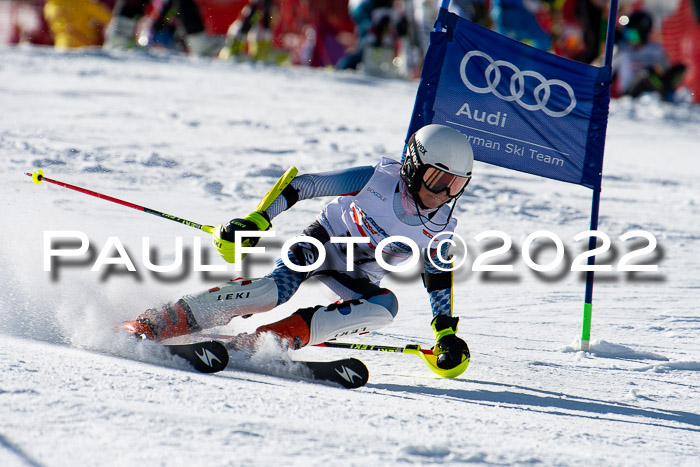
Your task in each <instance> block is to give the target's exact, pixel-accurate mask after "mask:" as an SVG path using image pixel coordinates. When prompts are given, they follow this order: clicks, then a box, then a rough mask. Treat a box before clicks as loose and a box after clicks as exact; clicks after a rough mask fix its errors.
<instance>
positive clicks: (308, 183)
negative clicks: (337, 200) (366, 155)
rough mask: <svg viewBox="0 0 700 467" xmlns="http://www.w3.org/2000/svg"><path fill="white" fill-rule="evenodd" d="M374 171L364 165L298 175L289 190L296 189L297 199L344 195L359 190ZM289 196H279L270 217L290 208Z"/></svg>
mask: <svg viewBox="0 0 700 467" xmlns="http://www.w3.org/2000/svg"><path fill="white" fill-rule="evenodd" d="M373 173H374V167H372V166H363V167H354V168H351V169H345V170H337V171H333V172H324V173H317V174H303V175H298V176H296V177H295V178H294V180H292V182H291V183H290V184H289V186H290V187H291V188H289V187H288V188H287V189H288V190H294V191H296V198H297V199H296V201H301V200H305V199H311V198H318V197H320V196H343V195H352V194H355V193H357V192H359V191H360V190H361V189H362V187H363V186H365V185H366V184H367V182H368V181H369V179H370V178H371V177H372V174H373ZM290 207H291V206H290V205H289V202H288V199H287V196H280V197H278V198H277V199H276V200H275V201H274V202H273V203H272V204H271V205H270V207H268V208H267V210H266V211H265V213H266V214H267V215H268V217H269V218H270V219H273V218H274V217H276V216H277V215H279V214H280V213H281V212H282V211H285V210H287V209H289V208H290Z"/></svg>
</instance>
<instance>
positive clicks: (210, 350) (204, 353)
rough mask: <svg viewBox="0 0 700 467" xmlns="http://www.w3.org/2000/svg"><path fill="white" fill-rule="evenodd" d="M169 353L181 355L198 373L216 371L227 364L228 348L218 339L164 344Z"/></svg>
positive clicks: (221, 369)
mask: <svg viewBox="0 0 700 467" xmlns="http://www.w3.org/2000/svg"><path fill="white" fill-rule="evenodd" d="M166 347H167V348H168V350H169V351H170V353H172V354H173V355H177V356H178V357H182V358H184V359H185V360H187V361H188V362H190V364H191V365H192V366H193V367H194V369H195V370H197V371H199V372H200V373H217V372H219V371H223V370H224V369H226V367H227V366H228V360H229V355H228V350H227V349H226V346H224V344H222V343H221V342H218V341H204V342H197V343H193V344H169V345H166Z"/></svg>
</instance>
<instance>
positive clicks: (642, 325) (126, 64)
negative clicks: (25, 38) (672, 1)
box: [0, 48, 700, 466]
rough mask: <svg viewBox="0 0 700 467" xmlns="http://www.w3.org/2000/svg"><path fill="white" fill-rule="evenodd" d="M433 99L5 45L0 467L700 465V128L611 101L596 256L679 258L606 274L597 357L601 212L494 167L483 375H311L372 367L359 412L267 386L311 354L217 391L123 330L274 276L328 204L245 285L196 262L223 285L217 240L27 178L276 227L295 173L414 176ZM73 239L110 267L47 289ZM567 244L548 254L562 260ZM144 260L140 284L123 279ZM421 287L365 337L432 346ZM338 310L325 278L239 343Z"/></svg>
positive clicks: (405, 365)
mask: <svg viewBox="0 0 700 467" xmlns="http://www.w3.org/2000/svg"><path fill="white" fill-rule="evenodd" d="M415 91H416V83H410V82H398V81H383V80H377V79H372V78H367V77H363V76H360V75H355V74H338V73H332V72H327V71H324V70H308V69H279V68H268V67H263V66H256V65H251V64H240V63H238V64H236V63H220V62H214V61H210V60H202V59H191V58H185V57H180V56H169V55H165V56H159V55H142V54H136V53H134V54H105V53H103V52H100V51H95V52H84V51H83V52H79V53H57V52H54V51H53V50H50V49H41V48H26V49H25V48H16V49H7V48H6V49H0V172H1V173H2V184H1V187H0V190H1V193H2V198H1V201H0V202H1V203H2V217H3V228H2V229H1V230H0V254H1V259H2V268H0V284H2V294H0V310H1V311H0V313H1V316H0V336H1V337H0V465H3V466H14V465H46V466H76V465H78V466H83V465H136V464H138V465H271V464H281V463H284V464H291V465H322V464H330V465H390V464H404V463H406V464H460V463H476V464H498V465H504V464H506V465H507V464H545V465H640V464H641V465H697V462H698V459H699V458H700V398H699V395H700V391H699V389H700V342H699V340H698V331H699V329H700V314H699V313H698V311H697V307H698V303H699V302H700V248H699V245H700V233H698V228H699V227H698V226H700V189H699V186H700V185H699V183H698V180H699V179H700V163H698V158H699V157H700V131H699V130H700V110H698V109H697V108H690V107H672V106H667V105H663V104H661V103H659V102H656V101H654V100H653V99H650V100H646V101H640V102H636V103H632V102H628V101H620V102H614V103H613V104H612V107H611V116H610V123H609V128H608V141H607V146H606V161H605V174H604V180H603V192H602V203H601V210H600V212H601V217H600V230H601V231H603V232H605V233H606V234H607V235H608V236H609V237H610V239H611V242H612V246H611V249H610V251H608V252H607V253H606V254H604V255H602V256H600V257H599V258H598V260H599V263H600V264H609V265H612V266H613V269H616V268H617V266H618V263H619V261H620V260H621V258H622V257H623V255H626V254H627V253H629V252H630V251H634V250H637V249H639V248H643V247H644V246H646V245H647V243H648V241H647V240H644V239H642V238H635V239H631V240H628V241H622V240H620V239H619V237H620V235H623V234H624V233H626V232H630V231H634V230H645V231H648V232H650V233H651V234H652V235H653V236H654V238H655V239H656V240H657V241H658V244H657V246H656V248H655V249H654V250H653V251H652V252H650V253H644V254H643V255H642V256H641V257H639V258H637V259H636V260H634V261H632V263H635V262H637V263H641V264H657V265H658V266H659V269H658V271H657V272H638V273H625V272H619V271H616V270H613V271H612V272H604V273H599V274H597V280H596V286H595V291H594V292H595V293H594V309H593V327H592V329H593V333H592V337H593V344H594V345H593V347H592V351H591V352H581V351H578V350H577V348H578V347H577V345H578V344H577V339H578V337H579V336H580V326H581V315H582V309H583V292H584V282H583V279H582V273H579V272H571V271H570V270H569V269H570V266H571V263H572V261H573V260H574V258H575V257H576V256H577V255H578V254H580V253H581V251H583V249H584V248H585V244H587V240H583V241H580V242H575V241H574V240H573V237H574V236H575V235H576V234H578V233H579V232H582V231H585V230H587V229H588V223H589V210H590V203H591V192H590V191H589V190H587V189H586V188H583V187H579V186H573V185H568V184H563V183H559V182H555V181H551V180H545V179H541V178H537V177H534V176H531V175H527V174H522V173H518V172H512V171H507V170H505V169H501V168H498V167H494V166H488V165H485V164H480V163H477V164H476V166H475V170H474V173H475V175H474V180H473V181H472V183H471V185H470V187H469V192H468V193H467V195H466V196H464V197H463V198H462V199H461V200H460V203H459V206H458V207H457V209H456V215H457V216H458V218H459V219H460V223H459V226H458V231H457V233H458V234H459V235H460V236H461V237H462V238H464V239H465V241H466V244H467V251H468V252H469V254H468V257H467V261H466V262H465V263H464V265H463V266H462V267H461V268H460V270H459V271H458V272H457V273H456V274H455V300H454V303H455V314H456V315H458V316H459V317H460V318H461V321H460V330H459V334H460V335H461V336H463V337H464V338H465V339H466V340H467V342H468V343H469V345H470V348H471V352H472V360H471V364H470V366H469V368H468V369H467V371H466V372H465V373H464V374H463V375H462V376H461V377H459V378H457V379H454V380H447V379H440V378H439V377H437V376H436V375H435V374H433V373H431V372H430V371H429V370H428V369H427V368H426V367H425V366H424V365H423V363H422V362H421V361H420V359H418V358H417V357H414V356H410V355H401V354H387V353H378V352H362V351H342V350H330V349H321V348H308V349H302V350H300V351H298V352H294V353H293V354H292V355H291V357H292V358H293V359H333V358H340V357H345V356H354V357H357V358H360V359H362V360H363V361H364V362H365V363H366V364H367V366H368V367H369V370H370V382H369V384H368V385H367V386H366V387H364V388H361V389H359V390H352V391H350V390H345V389H341V388H337V387H332V386H324V385H319V384H314V383H310V382H306V381H294V380H290V379H283V378H278V377H275V376H270V375H269V374H267V375H266V374H262V373H266V372H267V373H270V372H271V373H274V372H275V371H278V370H277V369H276V364H275V363H274V362H273V361H274V360H280V359H284V358H289V357H288V356H287V357H285V356H284V355H281V354H280V351H277V350H275V349H274V348H273V347H269V346H268V347H265V346H263V348H261V349H260V350H259V352H258V354H257V355H256V360H254V361H253V362H250V363H248V364H247V365H246V364H244V363H243V362H236V361H235V359H234V362H233V363H232V365H231V366H230V367H229V368H228V369H227V370H226V371H224V372H222V373H220V374H216V375H202V374H199V373H195V372H193V371H191V370H189V369H188V368H187V367H186V365H185V364H184V363H183V362H181V361H178V360H176V359H174V358H168V357H165V356H164V355H163V352H162V349H160V348H158V347H157V346H156V345H153V344H151V345H148V344H139V343H137V342H134V341H133V339H131V338H127V337H125V336H123V335H121V334H117V333H115V332H114V331H113V327H114V326H115V325H116V324H119V323H120V322H122V321H123V320H126V319H130V318H133V317H135V316H136V315H138V314H139V313H141V312H142V311H143V310H145V309H146V308H149V307H154V306H158V305H161V304H163V303H166V302H169V301H174V300H177V299H178V298H179V297H180V296H181V295H183V294H186V293H192V292H196V291H199V290H204V289H208V288H210V287H213V286H214V285H216V284H217V283H219V282H223V281H225V280H227V279H228V278H230V277H236V276H244V277H256V276H260V275H262V274H264V273H265V272H266V271H267V270H268V269H269V268H270V267H271V266H272V264H273V262H274V260H275V259H276V257H277V256H278V254H279V249H280V246H281V244H282V242H283V241H284V240H286V239H287V238H290V237H291V236H293V235H296V234H297V233H299V232H300V231H301V230H302V229H303V228H305V227H306V226H307V225H308V224H310V223H311V222H312V221H313V219H314V216H315V214H316V213H317V212H318V211H319V209H320V208H321V207H322V206H323V204H324V203H325V202H327V201H328V200H310V201H305V202H300V203H298V204H297V205H296V206H295V207H294V208H293V210H292V211H290V212H286V213H283V214H282V215H280V216H279V217H278V218H277V219H275V221H274V231H275V233H276V235H277V236H276V237H275V238H274V239H266V240H264V241H263V242H261V245H264V246H265V247H266V249H267V254H265V255H259V256H251V257H249V258H248V260H247V261H246V265H245V267H244V268H243V271H240V272H237V271H234V270H233V267H232V266H230V265H229V267H228V270H227V271H224V272H222V271H204V272H202V271H200V272H196V271H194V269H195V266H196V264H197V263H196V260H195V258H194V256H195V253H197V252H199V251H201V256H202V258H201V263H203V264H204V265H209V266H211V267H221V266H224V263H223V262H222V261H221V260H220V259H219V258H218V257H217V255H216V252H215V251H214V249H213V248H212V247H211V246H210V244H209V240H208V239H207V236H206V235H205V234H204V233H203V232H200V231H197V230H195V229H192V228H189V227H187V226H184V225H179V224H176V223H174V222H170V221H168V220H165V219H159V218H157V217H155V216H151V215H148V214H146V213H143V212H139V211H137V210H134V209H129V208H126V207H123V206H119V205H116V204H112V203H109V202H107V201H103V200H100V199H97V198H94V197H90V196H86V195H84V194H80V193H76V192H73V191H69V190H67V189H65V188H60V187H57V186H54V185H49V184H48V183H42V184H41V185H34V184H33V183H32V182H31V179H30V178H29V177H27V176H26V175H24V174H25V172H33V171H35V170H37V169H41V170H43V171H44V173H45V175H46V176H47V177H50V178H54V179H57V180H61V181H64V182H67V183H72V184H75V185H79V186H82V187H86V188H89V189H92V190H96V191H99V192H102V193H105V194H108V195H111V196H116V197H118V198H122V199H125V200H128V201H131V202H133V203H137V204H139V205H143V206H146V207H149V208H153V209H156V210H159V211H162V212H166V213H169V214H173V215H175V216H179V217H182V218H185V219H190V220H192V221H195V222H199V223H205V224H218V223H221V222H225V221H227V220H229V219H230V218H232V217H236V216H242V215H245V214H246V213H248V212H249V211H250V210H252V209H254V207H255V206H256V205H257V203H258V201H259V199H260V197H261V196H262V194H264V193H265V192H266V191H267V189H268V188H269V187H270V186H271V185H272V184H273V183H274V181H275V180H276V179H277V177H279V175H281V174H282V172H283V171H284V170H285V169H286V168H287V167H288V166H290V165H292V164H294V165H296V166H297V167H298V168H299V170H300V172H302V173H304V172H320V171H328V170H335V169H342V168H345V167H349V166H357V165H371V164H374V163H376V162H377V161H378V160H379V158H380V157H382V156H387V157H393V158H397V159H398V158H400V155H401V150H402V148H403V139H404V137H405V131H406V128H407V126H408V122H409V117H410V113H411V110H412V106H413V100H414V96H415ZM489 230H499V231H502V232H504V234H506V235H507V236H508V237H510V238H511V239H512V241H513V245H512V247H511V248H510V250H509V251H508V252H506V253H504V254H499V255H498V256H497V257H495V258H493V259H491V260H487V261H486V262H487V263H489V262H491V263H493V262H497V263H500V264H512V265H513V271H512V272H495V273H488V272H475V271H472V269H473V264H474V261H475V259H476V258H477V256H478V255H480V254H482V253H483V252H485V251H488V250H492V249H494V248H497V247H499V246H500V245H502V244H503V240H499V239H498V238H496V237H492V238H485V239H483V240H481V241H477V240H476V239H475V237H476V236H477V235H479V234H480V233H482V232H486V231H489ZM539 230H548V231H550V232H552V233H554V234H556V235H557V236H558V237H559V238H560V239H561V240H562V242H563V245H564V249H565V255H564V259H563V261H562V263H561V264H560V265H559V266H558V267H557V268H555V269H554V270H553V271H550V272H541V273H538V272H535V271H534V270H533V269H532V268H531V267H528V266H527V264H526V263H525V260H524V259H523V256H522V245H523V243H524V241H525V239H526V237H527V236H528V235H530V234H532V233H533V232H536V231H539ZM53 231H71V232H80V233H82V234H84V235H85V236H86V237H87V239H89V245H90V246H89V249H88V251H87V252H85V253H83V254H80V255H79V256H77V257H72V258H58V259H57V260H55V261H54V262H53V263H50V264H49V266H51V271H45V269H44V259H45V258H44V257H45V253H46V249H47V245H46V244H45V237H46V236H47V235H48V234H49V233H50V232H53ZM72 235H77V234H75V233H73V234H72ZM113 237H115V238H116V239H115V238H113ZM177 237H180V238H181V239H182V248H181V249H180V248H178V247H177V243H176V242H177ZM144 239H147V241H148V242H149V243H148V244H146V245H145V246H144V244H143V242H144ZM200 240H201V250H200V248H199V247H198V243H197V242H198V241H200ZM78 243H79V242H78ZM78 243H76V239H75V238H73V239H72V240H71V239H67V240H65V239H64V240H63V241H62V242H61V240H60V239H59V240H58V241H57V242H53V243H51V244H49V245H48V246H49V247H50V246H53V247H54V248H60V249H62V251H67V250H68V249H69V248H77V246H78ZM117 245H123V246H124V252H123V254H122V255H121V256H120V255H119V250H118V248H117ZM552 245H553V244H552V243H551V242H543V243H542V244H538V243H536V244H535V245H532V246H531V247H530V249H529V251H530V254H531V256H532V257H533V258H534V259H536V261H537V262H538V263H539V264H547V263H548V262H550V261H552V259H553V258H554V248H553V247H552ZM103 250H105V251H103ZM180 250H182V252H183V264H182V266H181V267H179V268H177V269H176V270H175V271H173V272H170V273H155V272H151V271H150V270H149V269H148V268H147V267H146V265H145V264H144V259H143V256H144V253H145V254H146V257H147V258H148V259H149V260H150V261H152V262H153V263H155V264H158V265H167V264H171V263H173V262H174V261H175V260H176V259H177V254H178V252H179V251H180ZM124 255H126V256H127V257H128V258H129V260H130V261H131V262H132V263H133V265H134V269H135V271H134V272H129V271H128V270H127V268H126V267H125V266H124V264H116V265H111V266H110V265H109V264H105V263H106V262H107V261H109V258H116V259H119V258H121V261H122V262H123V261H124V259H123V258H124ZM95 264H97V266H99V267H97V268H96V269H97V270H96V271H92V270H91V269H92V268H93V265H95ZM200 269H202V268H200ZM418 273H419V271H409V272H405V273H399V274H394V275H391V276H389V277H388V278H387V279H386V280H385V282H384V283H385V285H386V286H387V287H389V288H391V289H392V290H394V291H395V292H396V294H397V295H398V297H399V301H400V312H399V314H398V316H397V318H396V320H395V321H394V323H393V324H392V325H391V326H389V327H387V328H385V329H383V330H381V331H380V332H376V333H374V334H371V335H368V336H362V337H358V338H354V339H352V340H351V341H353V342H363V343H380V344H388V345H398V346H403V345H406V344H409V343H417V344H420V345H422V346H431V345H432V342H433V337H432V331H431V329H430V326H429V324H430V320H431V314H430V310H429V303H428V299H427V294H426V293H425V291H424V289H423V286H422V284H421V282H420V277H419V275H418ZM330 300H332V298H331V297H329V296H327V295H326V293H325V292H324V290H323V288H322V287H321V286H320V285H319V284H318V283H313V282H309V283H308V284H305V285H304V286H303V287H302V289H301V290H300V291H299V292H298V293H297V295H296V296H295V297H294V298H293V299H292V300H291V301H290V302H289V303H287V304H285V305H284V306H283V307H281V309H279V310H275V311H273V312H270V313H266V314H261V315H256V316H255V317H253V318H250V319H248V320H243V319H239V318H237V319H234V320H233V321H232V322H231V323H230V324H229V325H228V326H227V327H226V328H225V329H223V331H224V332H227V333H237V332H242V331H250V330H252V329H254V328H255V327H256V326H259V325H260V324H262V323H266V322H271V321H273V320H276V319H279V318H280V317H283V316H286V315H288V314H289V313H291V312H292V311H294V310H295V309H297V308H299V307H304V306H312V305H317V304H324V303H328V302H329V301H330Z"/></svg>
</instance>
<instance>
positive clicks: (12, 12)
mask: <svg viewBox="0 0 700 467" xmlns="http://www.w3.org/2000/svg"><path fill="white" fill-rule="evenodd" d="M22 43H30V44H38V45H53V38H52V37H51V32H50V31H49V26H48V25H47V24H46V20H45V19H44V1H43V0H11V1H1V0H0V44H22Z"/></svg>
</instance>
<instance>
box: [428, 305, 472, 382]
mask: <svg viewBox="0 0 700 467" xmlns="http://www.w3.org/2000/svg"><path fill="white" fill-rule="evenodd" d="M457 323H459V318H457V317H452V316H447V315H437V316H436V317H435V318H434V319H433V322H432V323H431V326H432V328H433V331H435V341H436V345H435V347H433V354H434V355H437V356H438V357H437V366H438V368H442V369H450V368H454V367H456V366H458V365H460V364H461V363H462V362H464V361H465V360H467V359H469V347H467V343H466V342H464V340H463V339H460V338H459V337H457Z"/></svg>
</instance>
